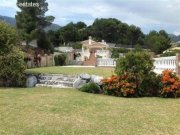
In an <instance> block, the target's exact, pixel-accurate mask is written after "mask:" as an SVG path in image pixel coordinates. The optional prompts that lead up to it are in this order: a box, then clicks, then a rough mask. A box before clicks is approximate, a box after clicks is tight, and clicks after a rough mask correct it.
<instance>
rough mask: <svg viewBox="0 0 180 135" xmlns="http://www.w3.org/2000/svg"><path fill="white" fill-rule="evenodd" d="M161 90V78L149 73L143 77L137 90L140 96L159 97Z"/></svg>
mask: <svg viewBox="0 0 180 135" xmlns="http://www.w3.org/2000/svg"><path fill="white" fill-rule="evenodd" d="M161 88H162V83H161V77H160V76H159V75H156V73H154V72H150V73H149V74H148V75H147V76H145V77H144V79H143V81H142V83H141V85H140V90H139V95H140V96H148V97H149V96H159V93H160V89H161Z"/></svg>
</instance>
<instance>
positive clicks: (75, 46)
mask: <svg viewBox="0 0 180 135" xmlns="http://www.w3.org/2000/svg"><path fill="white" fill-rule="evenodd" d="M71 46H72V47H73V49H81V48H82V44H81V43H79V42H76V43H73V44H72V45H71Z"/></svg>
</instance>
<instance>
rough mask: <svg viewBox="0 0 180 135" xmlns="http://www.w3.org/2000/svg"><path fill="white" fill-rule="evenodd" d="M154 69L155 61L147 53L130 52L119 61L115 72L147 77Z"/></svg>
mask: <svg viewBox="0 0 180 135" xmlns="http://www.w3.org/2000/svg"><path fill="white" fill-rule="evenodd" d="M152 69H153V61H152V59H151V58H150V55H149V54H148V53H147V52H128V53H127V54H126V55H125V57H122V58H120V59H119V60H118V61H117V66H116V70H115V72H116V73H117V75H121V74H124V73H132V74H139V75H141V76H143V75H146V74H147V73H149V72H150V71H151V70H152Z"/></svg>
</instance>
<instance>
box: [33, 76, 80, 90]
mask: <svg viewBox="0 0 180 135" xmlns="http://www.w3.org/2000/svg"><path fill="white" fill-rule="evenodd" d="M77 80H78V75H64V74H43V75H39V77H38V82H37V84H36V86H37V87H38V86H41V87H42V86H45V87H53V88H73V86H74V83H75V82H76V81H77Z"/></svg>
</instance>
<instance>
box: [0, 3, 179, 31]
mask: <svg viewBox="0 0 180 135" xmlns="http://www.w3.org/2000/svg"><path fill="white" fill-rule="evenodd" d="M47 2H48V3H49V11H48V12H47V15H53V16H55V17H56V19H55V23H57V24H59V25H61V26H63V25H65V24H67V23H69V22H71V21H73V22H77V21H84V22H85V23H86V24H88V25H90V24H92V23H93V21H94V19H95V18H109V17H111V18H117V19H119V20H121V21H122V22H126V23H128V24H134V25H137V26H139V27H141V28H142V30H143V31H144V32H145V33H147V32H149V31H150V30H152V29H155V30H160V29H165V30H166V31H168V32H169V33H176V34H177V33H180V17H178V13H179V12H180V0H47ZM0 7H6V8H7V9H8V8H10V7H12V8H13V10H18V8H17V7H16V0H1V3H0ZM3 11H4V10H3ZM1 12H2V10H0V13H1ZM3 13H4V12H3Z"/></svg>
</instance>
